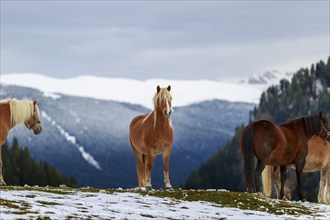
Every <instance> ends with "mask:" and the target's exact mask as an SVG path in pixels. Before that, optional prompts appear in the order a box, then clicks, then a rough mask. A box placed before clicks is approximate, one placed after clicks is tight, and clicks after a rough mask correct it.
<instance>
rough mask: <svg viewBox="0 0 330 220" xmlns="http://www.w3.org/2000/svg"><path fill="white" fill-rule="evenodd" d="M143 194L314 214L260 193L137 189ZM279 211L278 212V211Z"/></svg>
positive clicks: (282, 212)
mask: <svg viewBox="0 0 330 220" xmlns="http://www.w3.org/2000/svg"><path fill="white" fill-rule="evenodd" d="M139 193H140V194H142V195H143V196H145V195H149V196H156V197H161V198H174V199H178V200H184V201H206V202H211V203H214V204H216V205H217V206H220V207H230V208H239V209H242V210H256V211H262V212H268V213H270V214H276V215H284V214H288V215H293V216H299V215H312V214H315V213H313V212H312V211H311V210H309V209H308V208H306V207H303V206H301V205H298V204H292V203H289V202H287V201H283V200H275V199H270V198H266V197H264V196H262V195H257V194H251V193H243V192H224V191H205V190H175V191H148V192H143V191H139ZM279 211H280V212H279Z"/></svg>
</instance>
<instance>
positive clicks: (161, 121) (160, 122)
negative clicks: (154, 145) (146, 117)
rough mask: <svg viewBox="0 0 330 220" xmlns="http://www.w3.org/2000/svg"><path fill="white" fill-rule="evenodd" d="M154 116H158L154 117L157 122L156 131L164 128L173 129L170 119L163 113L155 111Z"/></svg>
mask: <svg viewBox="0 0 330 220" xmlns="http://www.w3.org/2000/svg"><path fill="white" fill-rule="evenodd" d="M154 114H155V115H156V116H155V115H153V116H154V117H153V120H156V121H153V122H154V127H155V129H156V128H163V127H172V125H171V121H170V118H166V117H164V115H163V113H162V112H159V111H156V110H154Z"/></svg>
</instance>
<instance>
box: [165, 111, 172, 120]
mask: <svg viewBox="0 0 330 220" xmlns="http://www.w3.org/2000/svg"><path fill="white" fill-rule="evenodd" d="M172 112H173V111H172V109H170V110H167V109H166V110H165V111H164V115H165V117H167V118H169V117H171V115H172Z"/></svg>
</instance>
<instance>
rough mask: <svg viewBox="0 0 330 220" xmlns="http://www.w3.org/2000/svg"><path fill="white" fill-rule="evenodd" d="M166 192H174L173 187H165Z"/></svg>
mask: <svg viewBox="0 0 330 220" xmlns="http://www.w3.org/2000/svg"><path fill="white" fill-rule="evenodd" d="M165 191H174V189H173V187H165Z"/></svg>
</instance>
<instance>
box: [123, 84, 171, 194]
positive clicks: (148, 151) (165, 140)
mask: <svg viewBox="0 0 330 220" xmlns="http://www.w3.org/2000/svg"><path fill="white" fill-rule="evenodd" d="M170 91H171V86H168V87H167V88H160V87H159V86H157V92H156V94H155V95H154V97H153V103H154V110H153V111H151V112H150V113H149V114H145V115H139V116H137V117H135V118H134V119H133V120H132V121H131V124H130V127H129V140H130V143H131V146H132V149H133V151H134V154H135V158H136V170H137V176H138V186H139V188H143V187H145V188H148V189H151V177H150V174H151V170H152V166H153V163H154V160H155V157H156V155H159V154H162V155H163V161H164V183H165V188H166V189H171V188H172V186H171V183H170V179H169V160H170V154H171V150H172V143H173V138H174V132H173V125H172V119H171V115H172V95H171V93H170Z"/></svg>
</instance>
